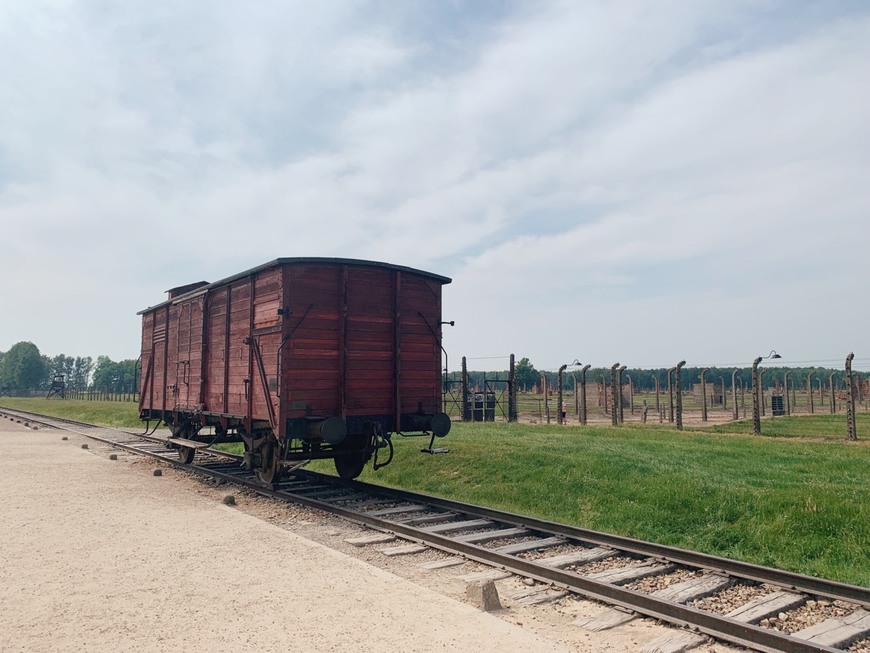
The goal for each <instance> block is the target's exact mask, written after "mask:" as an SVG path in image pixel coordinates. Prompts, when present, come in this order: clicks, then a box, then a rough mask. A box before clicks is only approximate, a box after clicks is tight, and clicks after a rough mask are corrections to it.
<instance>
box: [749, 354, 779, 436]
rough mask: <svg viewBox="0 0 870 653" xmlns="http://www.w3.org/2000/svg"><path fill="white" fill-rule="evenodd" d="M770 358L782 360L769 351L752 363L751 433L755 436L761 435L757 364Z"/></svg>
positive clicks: (759, 386)
mask: <svg viewBox="0 0 870 653" xmlns="http://www.w3.org/2000/svg"><path fill="white" fill-rule="evenodd" d="M771 358H782V356H780V355H779V354H777V353H776V350H775V349H771V350H770V353H769V354H768V355H767V356H759V357H758V358H756V359H755V360H754V361H752V432H753V433H754V434H755V435H761V412H760V409H759V405H758V403H759V395H760V394H761V383H760V381H759V375H758V364H759V363H760V362H761V361H763V360H767V359H771Z"/></svg>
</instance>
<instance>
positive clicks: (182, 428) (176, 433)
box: [172, 422, 196, 465]
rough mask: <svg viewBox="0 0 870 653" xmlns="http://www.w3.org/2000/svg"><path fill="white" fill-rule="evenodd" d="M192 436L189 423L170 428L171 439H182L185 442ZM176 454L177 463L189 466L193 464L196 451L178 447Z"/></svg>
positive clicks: (191, 448)
mask: <svg viewBox="0 0 870 653" xmlns="http://www.w3.org/2000/svg"><path fill="white" fill-rule="evenodd" d="M192 435H193V425H192V424H190V422H185V423H183V424H179V425H177V426H173V427H172V437H173V438H183V439H185V440H189V439H190V437H191V436H192ZM175 451H176V453H177V454H178V461H179V462H180V463H181V464H182V465H189V464H190V463H192V462H193V457H194V455H196V449H194V448H193V447H184V446H181V445H178V448H177V449H176V450H175Z"/></svg>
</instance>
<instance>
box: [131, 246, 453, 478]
mask: <svg viewBox="0 0 870 653" xmlns="http://www.w3.org/2000/svg"><path fill="white" fill-rule="evenodd" d="M447 283H450V279H448V278H447V277H442V276H439V275H436V274H431V273H428V272H423V271H420V270H415V269H412V268H407V267H402V266H398V265H390V264H387V263H378V262H373V261H359V260H351V259H330V258H281V259H277V260H274V261H271V262H269V263H266V264H265V265H261V266H259V267H256V268H253V269H251V270H247V271H245V272H242V273H240V274H237V275H234V276H232V277H229V278H227V279H223V280H222V281H218V282H215V283H206V282H199V283H194V284H189V285H187V286H182V287H179V288H174V289H172V290H170V291H168V293H169V298H168V300H167V301H165V302H163V303H161V304H158V305H157V306H153V307H151V308H148V309H145V310H144V311H141V312H140V313H139V314H140V315H141V316H142V363H141V369H142V373H141V382H140V393H141V394H140V401H139V416H140V418H141V419H142V420H162V421H163V422H165V423H166V424H167V425H169V426H170V427H171V429H172V438H171V439H170V441H169V442H170V446H171V447H174V448H177V449H178V452H179V457H180V458H181V459H182V460H183V461H184V462H191V461H192V460H193V456H194V453H195V451H196V449H197V448H200V447H203V446H207V445H208V444H211V443H216V442H243V443H244V446H245V464H246V466H247V467H248V468H250V469H252V470H254V471H255V472H256V473H257V475H258V476H259V478H260V479H261V480H262V481H263V482H265V483H271V484H274V483H277V481H278V479H279V477H280V474H281V471H282V469H283V468H284V466H285V463H287V462H288V461H304V460H310V459H314V458H333V459H334V460H335V466H336V469H337V470H338V472H339V474H340V475H341V476H342V477H344V478H355V477H356V476H358V475H359V474H360V472H361V471H362V469H363V468H364V466H365V464H366V463H367V462H368V460H369V459H371V458H372V456H373V455H374V464H375V467H376V468H377V467H378V466H382V465H383V464H387V463H388V462H390V460H391V459H392V453H393V449H392V443H391V440H390V438H391V435H392V434H395V433H400V434H403V435H405V434H408V435H410V434H431V435H432V436H433V437H434V436H443V435H446V434H447V432H448V431H449V430H450V419H449V418H448V417H447V416H446V415H445V414H444V413H442V412H441V353H442V349H441V287H442V286H443V285H444V284H447ZM206 427H208V428H206ZM430 446H431V444H430ZM379 455H380V458H381V460H380V461H379ZM385 458H386V461H385V462H384V459H385Z"/></svg>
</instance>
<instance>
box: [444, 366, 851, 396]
mask: <svg viewBox="0 0 870 653" xmlns="http://www.w3.org/2000/svg"><path fill="white" fill-rule="evenodd" d="M704 369H707V373H706V375H705V380H706V382H707V385H708V386H710V391H711V392H713V391H714V390H713V386H714V384H715V385H716V386H717V387H721V384H722V382H723V381H724V382H725V386H726V387H727V388H729V389H730V388H731V375H732V373H733V372H734V370H735V368H733V367H727V368H719V367H710V368H703V367H683V368H682V369H681V370H680V387H681V388H682V389H683V390H689V389H691V388H692V386H694V385H695V384H699V383H701V372H702V371H703V370H704ZM736 369H737V374H736V375H735V379H736V381H737V385H738V387H739V386H740V384H741V383H742V384H743V385H744V386H745V387H747V388H748V387H750V386H751V385H752V367H751V366H746V367H742V368H736ZM578 370H579V368H578V367H568V368H567V369H566V370H565V371H564V372H563V384H564V387H565V388H566V389H568V390H570V389H571V388H573V387H574V379H573V377H572V375H573V374H577V371H578ZM759 370H764V373H763V374H762V377H761V384H762V386H763V387H764V388H773V387H777V386H778V385H779V386H782V383H783V377H784V374H785V372H788V373H789V387H795V388H805V387H806V382H807V376H808V375H809V374H810V373H811V372H812V373H813V386H814V387H818V382H819V380H821V381H822V386H823V387H825V388H827V387H828V383H829V381H830V377H831V374H833V375H834V385H835V386H839V387H843V386H844V385H845V379H846V372H845V370H835V369H831V368H827V367H781V366H779V367H778V366H773V365H763V366H760V367H759ZM514 371H515V374H516V383H517V388H518V390H520V391H521V392H529V391H531V390H532V389H533V388H536V387H537V388H538V389H540V387H541V384H542V380H543V379H544V378H545V377H546V379H547V385H548V387H550V388H556V387H557V384H558V378H559V374H558V372H555V371H552V370H537V369H535V366H534V365H533V364H532V363H531V362H530V361H529V359H528V358H521V359H519V360H518V361H517V362H516V364H515V365H514ZM855 374H856V375H857V372H856V373H855ZM508 376H509V370H503V371H495V372H480V371H470V370H469V371H468V382H469V384H470V386H471V387H472V388H483V387H484V384H485V383H486V382H490V383H491V382H492V381H494V380H496V379H498V380H507V379H508ZM460 377H461V373H460V372H451V373H450V374H449V375H448V376H447V380H448V381H450V382H455V383H458V382H459V381H460V380H461V378H460ZM577 377H578V380H579V374H577ZM602 379H604V383H605V384H609V383H610V368H609V367H593V368H590V369H588V370H587V371H586V382H587V383H590V384H594V383H600V382H601V380H602ZM629 379H630V380H631V384H632V387H634V388H635V389H636V390H637V391H639V392H645V391H650V392H652V391H654V390H655V387H656V379H658V380H659V384H660V387H661V388H667V385H668V368H664V367H661V368H657V369H640V368H626V369H625V370H623V372H622V382H623V383H628V382H629Z"/></svg>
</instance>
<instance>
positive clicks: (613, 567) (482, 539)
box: [0, 409, 870, 653]
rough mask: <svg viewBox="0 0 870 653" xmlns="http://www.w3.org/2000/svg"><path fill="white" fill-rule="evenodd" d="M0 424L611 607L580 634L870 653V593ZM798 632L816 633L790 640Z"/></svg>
mask: <svg viewBox="0 0 870 653" xmlns="http://www.w3.org/2000/svg"><path fill="white" fill-rule="evenodd" d="M0 416H5V417H7V418H13V419H17V420H20V421H29V422H30V423H38V424H41V425H44V426H47V427H53V428H60V429H64V430H67V431H71V432H74V433H78V434H80V435H83V436H86V437H88V438H92V439H95V440H98V441H101V442H103V443H105V444H107V445H110V446H112V447H116V448H119V449H124V450H127V451H130V452H133V453H137V454H142V455H148V456H152V457H155V458H158V459H160V460H163V461H164V462H166V463H169V464H172V465H176V466H178V467H182V468H185V469H189V470H191V471H194V472H195V473H198V474H202V475H205V476H208V477H211V478H214V479H219V480H222V481H225V482H231V483H234V484H236V485H240V486H244V487H247V488H250V489H252V490H254V491H256V492H258V493H259V494H261V495H264V496H268V497H272V498H275V499H279V500H284V501H289V502H293V503H296V504H301V505H305V506H308V507H310V508H314V509H317V510H321V511H324V512H328V513H331V514H334V515H337V516H340V517H343V518H345V519H348V520H350V521H352V522H355V523H357V524H362V525H365V526H367V527H370V528H372V529H375V530H377V531H379V533H377V534H373V535H371V536H368V537H362V538H356V539H355V540H349V541H350V542H351V543H352V544H357V545H364V544H372V543H376V542H377V543H383V544H386V543H388V542H389V541H390V540H391V539H393V538H401V539H402V540H406V542H405V544H403V545H401V546H395V547H392V552H395V553H410V552H414V551H417V550H425V548H426V547H431V548H435V549H439V550H441V551H443V552H445V553H447V554H448V557H446V558H443V559H441V560H439V561H436V562H434V563H430V564H429V567H430V568H439V567H449V566H452V565H458V564H461V563H462V562H464V561H465V560H474V561H477V562H481V563H484V564H486V565H489V566H490V567H491V568H492V571H491V572H487V573H484V574H479V575H477V577H476V578H475V579H474V580H476V581H479V582H486V581H487V580H494V579H496V578H498V577H500V576H501V577H503V576H504V575H507V574H516V575H519V576H522V577H525V578H529V579H533V580H535V581H538V582H539V583H540V584H539V585H537V586H536V587H535V588H534V589H533V590H530V591H529V594H528V596H527V597H526V602H530V603H533V602H544V601H548V600H555V599H558V598H560V597H562V596H564V595H565V594H566V593H575V594H579V595H582V596H584V597H587V598H591V599H595V600H598V601H601V602H603V603H605V604H607V605H610V606H612V607H613V610H611V611H610V612H607V613H605V614H604V615H602V616H600V617H596V618H595V619H589V620H586V621H585V623H583V624H578V625H582V626H584V627H586V628H589V629H591V630H597V629H604V628H608V627H612V626H613V625H617V624H618V623H623V622H626V621H629V620H630V619H632V618H634V617H635V616H637V615H644V616H648V617H653V618H656V619H659V620H661V621H664V622H667V623H670V624H673V625H675V626H680V627H686V628H688V629H690V630H691V631H693V632H695V633H702V634H703V635H709V636H711V637H713V638H715V639H718V640H722V641H726V642H730V643H733V644H737V645H740V646H745V647H747V648H751V649H754V650H758V651H787V652H790V653H804V652H818V651H827V652H830V653H834V652H842V651H862V652H863V651H870V589H868V588H864V587H858V586H854V585H848V584H844V583H838V582H834V581H827V580H824V579H820V578H814V577H810V576H804V575H801V574H795V573H791V572H787V571H781V570H777V569H771V568H768V567H762V566H758V565H752V564H748V563H743V562H738V561H734V560H729V559H725V558H719V557H716V556H711V555H707V554H703V553H697V552H693V551H687V550H684V549H677V548H674V547H667V546H662V545H658V544H654V543H649V542H643V541H639V540H634V539H630V538H624V537H619V536H615V535H610V534H607V533H600V532H596V531H590V530H586V529H582V528H577V527H573V526H568V525H564V524H558V523H553V522H548V521H544V520H540V519H536V518H533V517H528V516H522V515H516V514H512V513H508V512H504V511H499V510H493V509H490V508H486V507H482V506H474V505H470V504H464V503H459V502H455V501H450V500H445V499H439V498H435V497H430V496H426V495H421V494H416V493H411V492H405V491H399V490H392V489H388V488H383V487H380V486H375V485H370V484H367V483H361V482H355V481H350V482H349V481H342V480H340V479H338V478H336V477H332V476H326V475H322V474H317V473H314V472H309V471H305V470H295V471H293V472H291V473H289V474H288V475H287V476H286V477H285V478H284V479H283V480H282V481H281V483H280V484H279V485H278V486H276V487H274V488H264V487H263V486H262V485H261V484H259V483H258V481H257V480H256V478H255V476H254V474H253V473H250V472H247V471H245V470H244V469H242V468H241V467H240V464H239V463H240V458H241V457H240V456H235V455H232V454H228V453H225V452H219V451H214V450H211V449H208V448H205V449H201V450H200V451H199V452H198V454H197V457H196V459H195V460H194V463H193V464H191V465H184V464H182V463H181V462H180V461H179V460H178V459H177V457H176V456H175V454H174V452H172V451H171V450H167V448H166V447H167V443H166V440H165V439H163V438H160V437H154V436H146V435H144V434H136V433H130V432H124V431H119V430H117V429H108V428H103V427H97V426H95V425H92V424H86V423H82V422H73V421H70V420H60V419H57V418H51V417H46V416H42V415H36V414H33V413H26V412H24V411H17V410H16V411H13V410H6V409H2V410H0ZM387 552H390V551H389V550H388V551H387ZM470 580H471V579H470ZM725 595H728V596H732V597H734V596H737V597H742V598H738V599H736V601H737V603H739V605H736V606H735V605H734V603H735V599H733V598H732V599H730V601H729V602H728V607H727V608H722V607H720V606H721V605H722V604H723V603H724V602H722V601H717V599H718V598H719V597H722V596H725ZM795 615H800V616H801V619H797V620H796V619H795V618H794V617H795ZM795 621H797V622H798V623H804V624H806V623H811V624H812V625H808V626H806V627H799V628H797V629H796V630H793V629H792V628H791V627H790V626H789V624H790V623H795ZM702 640H703V638H702V637H698V641H699V643H700V641H702ZM682 650H685V649H682Z"/></svg>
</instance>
